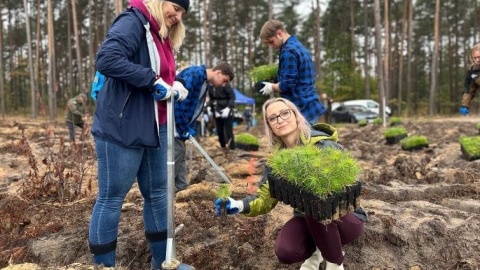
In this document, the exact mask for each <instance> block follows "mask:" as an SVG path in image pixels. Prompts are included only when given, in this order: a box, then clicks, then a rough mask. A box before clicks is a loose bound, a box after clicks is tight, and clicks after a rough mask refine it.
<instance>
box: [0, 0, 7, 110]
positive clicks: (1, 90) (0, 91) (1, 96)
mask: <svg viewBox="0 0 480 270" xmlns="http://www.w3.org/2000/svg"><path fill="white" fill-rule="evenodd" d="M0 6H2V0H0ZM0 56H2V57H0V100H1V102H0V107H1V110H2V119H5V114H6V113H7V106H6V102H5V98H6V96H7V95H6V94H5V87H4V81H3V74H5V71H4V70H3V69H4V63H3V20H0Z"/></svg>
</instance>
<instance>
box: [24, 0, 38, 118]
mask: <svg viewBox="0 0 480 270" xmlns="http://www.w3.org/2000/svg"><path fill="white" fill-rule="evenodd" d="M23 6H24V7H25V23H26V30H27V33H26V34H27V49H28V65H29V72H30V74H29V75H30V97H31V104H30V105H31V110H32V111H31V115H32V118H33V119H35V118H37V107H36V104H35V88H36V87H35V75H34V70H33V55H32V33H31V31H30V15H29V12H28V11H29V10H28V3H27V0H23Z"/></svg>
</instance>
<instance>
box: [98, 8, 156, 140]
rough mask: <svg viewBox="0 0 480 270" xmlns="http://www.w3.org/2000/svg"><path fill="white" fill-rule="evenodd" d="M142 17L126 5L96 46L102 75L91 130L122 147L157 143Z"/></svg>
mask: <svg viewBox="0 0 480 270" xmlns="http://www.w3.org/2000/svg"><path fill="white" fill-rule="evenodd" d="M146 22H147V21H146V19H145V17H144V16H143V15H142V14H141V12H140V11H138V10H137V9H133V8H129V9H127V10H126V11H124V12H123V13H122V14H120V15H119V16H118V17H117V18H116V19H115V21H114V22H113V24H112V26H111V27H110V30H109V32H108V35H107V37H106V38H105V41H104V42H103V44H102V46H101V47H100V49H99V51H98V53H97V58H96V68H97V70H98V71H100V72H101V73H102V74H104V75H105V76H106V78H107V79H106V81H105V84H104V85H103V88H102V90H101V91H100V92H99V93H98V96H97V108H96V110H95V115H94V120H93V125H92V129H91V130H92V134H93V136H95V137H97V138H102V139H104V140H107V141H110V142H113V143H117V144H119V145H122V146H124V147H131V148H135V147H159V146H160V144H159V138H158V130H157V125H156V122H155V106H154V99H153V98H152V95H151V93H150V88H151V87H152V86H153V84H154V82H155V79H156V78H155V76H156V74H155V72H154V71H153V70H152V68H151V64H150V57H149V54H148V46H147V41H146V38H145V28H144V26H143V24H146Z"/></svg>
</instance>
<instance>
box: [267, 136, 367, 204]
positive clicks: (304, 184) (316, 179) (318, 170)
mask: <svg viewBox="0 0 480 270" xmlns="http://www.w3.org/2000/svg"><path fill="white" fill-rule="evenodd" d="M267 164H268V166H270V167H271V169H272V173H273V174H275V175H278V176H280V177H282V178H284V179H285V180H286V181H289V182H291V183H292V184H294V185H295V186H297V187H300V188H301V189H306V190H308V191H309V192H311V193H313V194H315V195H316V196H318V197H320V198H326V197H327V196H328V195H331V194H333V193H334V192H339V191H342V190H344V188H345V187H346V186H350V185H352V184H354V183H355V182H356V181H357V177H358V176H359V174H360V166H359V165H358V163H357V161H356V160H355V159H354V158H353V157H352V156H351V154H350V153H349V152H347V151H345V150H340V149H336V148H333V147H325V148H321V149H319V148H317V147H316V146H313V145H306V146H298V147H295V148H290V149H282V150H279V151H278V152H276V153H275V154H273V155H272V156H270V157H269V158H268V160H267Z"/></svg>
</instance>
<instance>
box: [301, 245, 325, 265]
mask: <svg viewBox="0 0 480 270" xmlns="http://www.w3.org/2000/svg"><path fill="white" fill-rule="evenodd" d="M322 262H323V257H322V253H320V250H318V248H317V249H316V250H315V252H313V254H312V256H310V258H308V259H306V260H305V262H304V263H303V264H302V266H300V270H318V269H319V268H320V264H321V263H322Z"/></svg>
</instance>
